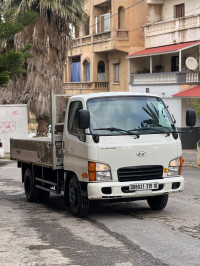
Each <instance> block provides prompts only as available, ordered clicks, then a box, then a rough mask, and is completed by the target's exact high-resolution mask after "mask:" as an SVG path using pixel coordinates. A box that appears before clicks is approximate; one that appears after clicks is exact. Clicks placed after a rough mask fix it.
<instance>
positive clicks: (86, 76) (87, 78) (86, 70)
mask: <svg viewBox="0 0 200 266" xmlns="http://www.w3.org/2000/svg"><path fill="white" fill-rule="evenodd" d="M83 72H84V73H83V78H84V81H90V62H89V60H88V59H85V60H84V61H83Z"/></svg>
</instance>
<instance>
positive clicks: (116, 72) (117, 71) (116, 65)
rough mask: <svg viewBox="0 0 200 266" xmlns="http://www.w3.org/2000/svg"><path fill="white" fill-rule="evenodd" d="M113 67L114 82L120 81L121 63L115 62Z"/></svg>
mask: <svg viewBox="0 0 200 266" xmlns="http://www.w3.org/2000/svg"><path fill="white" fill-rule="evenodd" d="M113 68H114V73H113V74H114V75H113V76H114V83H119V81H120V79H119V64H113Z"/></svg>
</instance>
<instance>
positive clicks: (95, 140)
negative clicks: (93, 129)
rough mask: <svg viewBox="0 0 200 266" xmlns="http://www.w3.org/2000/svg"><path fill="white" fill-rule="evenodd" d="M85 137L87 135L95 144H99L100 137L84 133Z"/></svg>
mask: <svg viewBox="0 0 200 266" xmlns="http://www.w3.org/2000/svg"><path fill="white" fill-rule="evenodd" d="M85 135H88V136H92V139H93V141H94V142H95V143H99V140H100V138H99V137H100V136H99V135H96V134H92V133H85Z"/></svg>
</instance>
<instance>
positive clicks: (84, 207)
mask: <svg viewBox="0 0 200 266" xmlns="http://www.w3.org/2000/svg"><path fill="white" fill-rule="evenodd" d="M69 205H70V208H71V210H72V212H73V214H74V215H75V216H77V217H85V216H87V214H88V212H89V200H88V198H86V197H83V196H81V187H80V183H79V181H78V179H77V177H76V176H72V177H71V179H70V182H69Z"/></svg>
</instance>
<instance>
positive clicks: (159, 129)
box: [11, 92, 196, 216]
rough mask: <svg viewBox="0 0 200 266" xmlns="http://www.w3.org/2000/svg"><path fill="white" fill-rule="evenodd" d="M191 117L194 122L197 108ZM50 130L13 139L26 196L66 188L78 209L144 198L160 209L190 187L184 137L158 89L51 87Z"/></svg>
mask: <svg viewBox="0 0 200 266" xmlns="http://www.w3.org/2000/svg"><path fill="white" fill-rule="evenodd" d="M64 113H65V115H64ZM186 120H187V125H188V126H194V125H195V121H196V118H195V112H194V110H192V109H189V110H187V113H186ZM51 131H52V133H51V139H50V138H34V139H29V140H28V139H11V158H12V159H14V160H17V161H18V167H21V169H22V182H24V189H25V194H26V198H27V201H30V202H33V201H37V200H39V201H41V202H44V201H46V200H47V199H48V197H49V194H50V192H52V193H57V194H59V193H61V192H62V191H64V198H65V202H66V204H69V205H70V207H71V210H72V212H73V213H74V215H76V216H86V215H87V213H88V211H89V205H90V202H91V201H93V200H95V201H96V200H105V201H106V200H108V201H109V200H112V201H113V200H116V201H118V200H122V201H123V200H141V199H142V200H147V202H148V204H149V206H150V207H151V208H152V209H153V210H162V209H164V208H165V207H166V205H167V202H168V195H169V193H172V192H179V191H182V190H183V188H184V178H183V176H182V175H181V170H182V164H183V158H182V148H181V141H180V138H179V135H178V132H177V130H176V127H175V124H174V121H173V118H172V116H171V115H170V113H169V112H168V109H167V108H166V106H165V104H164V102H163V101H162V99H161V98H160V97H158V96H157V95H153V94H142V93H123V92H121V93H96V94H85V95H75V96H72V97H70V96H66V95H54V94H53V93H52V123H51Z"/></svg>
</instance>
